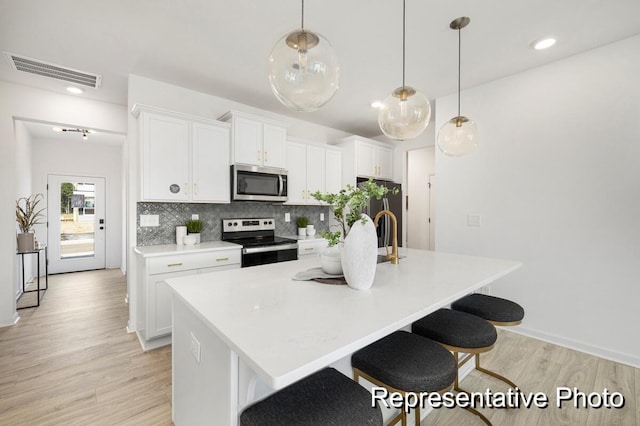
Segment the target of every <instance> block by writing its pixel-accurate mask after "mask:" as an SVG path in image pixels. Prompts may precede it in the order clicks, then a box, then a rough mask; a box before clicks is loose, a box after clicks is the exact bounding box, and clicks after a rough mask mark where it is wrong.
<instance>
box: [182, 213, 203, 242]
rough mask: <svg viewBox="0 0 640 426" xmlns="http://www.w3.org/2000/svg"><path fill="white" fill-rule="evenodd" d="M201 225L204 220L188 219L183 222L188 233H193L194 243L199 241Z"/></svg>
mask: <svg viewBox="0 0 640 426" xmlns="http://www.w3.org/2000/svg"><path fill="white" fill-rule="evenodd" d="M203 225H204V222H202V221H201V220H199V219H190V220H188V221H186V222H185V226H186V227H187V233H188V235H193V236H194V237H195V238H196V240H195V243H194V244H199V243H200V231H202V226H203Z"/></svg>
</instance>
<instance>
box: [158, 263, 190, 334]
mask: <svg viewBox="0 0 640 426" xmlns="http://www.w3.org/2000/svg"><path fill="white" fill-rule="evenodd" d="M197 273H198V272H197V270H192V271H180V272H171V273H167V274H158V275H149V278H148V279H147V306H146V308H147V318H146V320H147V321H146V322H147V324H146V327H147V328H146V330H145V337H146V338H147V339H153V338H154V337H158V336H163V335H165V334H171V288H169V286H168V285H167V283H165V282H164V280H168V279H169V278H177V277H184V276H187V275H195V274H197Z"/></svg>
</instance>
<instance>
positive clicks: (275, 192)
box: [231, 164, 287, 202]
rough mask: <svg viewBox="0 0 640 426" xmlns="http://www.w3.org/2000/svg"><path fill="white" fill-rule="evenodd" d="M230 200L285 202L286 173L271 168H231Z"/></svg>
mask: <svg viewBox="0 0 640 426" xmlns="http://www.w3.org/2000/svg"><path fill="white" fill-rule="evenodd" d="M231 199H232V200H234V201H236V200H243V201H277V202H281V201H287V171H286V170H285V169H277V168H273V167H260V166H250V165H246V164H235V165H233V166H231Z"/></svg>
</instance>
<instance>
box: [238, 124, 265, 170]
mask: <svg viewBox="0 0 640 426" xmlns="http://www.w3.org/2000/svg"><path fill="white" fill-rule="evenodd" d="M233 152H234V161H235V162H236V163H243V164H253V165H256V166H261V165H262V123H259V122H257V121H253V120H248V119H246V118H243V117H234V118H233Z"/></svg>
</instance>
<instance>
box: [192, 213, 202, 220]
mask: <svg viewBox="0 0 640 426" xmlns="http://www.w3.org/2000/svg"><path fill="white" fill-rule="evenodd" d="M191 220H200V215H199V214H192V215H191Z"/></svg>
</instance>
